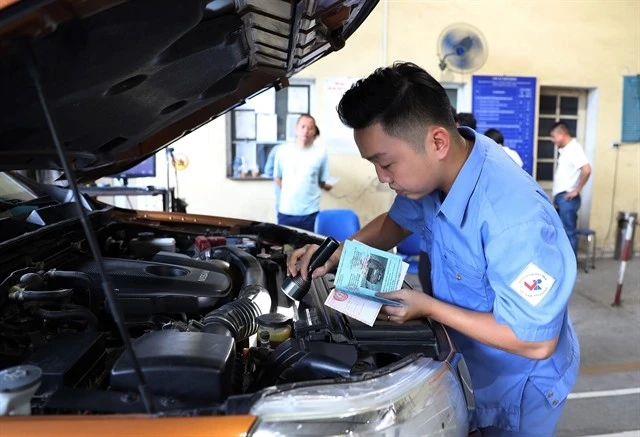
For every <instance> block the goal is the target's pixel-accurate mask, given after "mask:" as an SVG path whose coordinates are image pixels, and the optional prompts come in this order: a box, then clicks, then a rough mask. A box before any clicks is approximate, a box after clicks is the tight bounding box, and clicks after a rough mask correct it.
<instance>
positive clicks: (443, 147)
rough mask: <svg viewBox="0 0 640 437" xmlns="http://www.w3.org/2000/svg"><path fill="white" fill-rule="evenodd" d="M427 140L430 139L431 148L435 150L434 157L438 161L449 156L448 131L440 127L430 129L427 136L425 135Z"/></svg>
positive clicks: (449, 136) (449, 137)
mask: <svg viewBox="0 0 640 437" xmlns="http://www.w3.org/2000/svg"><path fill="white" fill-rule="evenodd" d="M427 138H431V141H430V142H431V144H433V146H432V147H433V148H434V149H435V152H436V156H438V158H439V159H443V158H445V157H446V156H447V155H448V154H449V149H450V148H451V135H450V134H449V131H448V130H446V129H445V128H443V127H441V126H436V127H433V128H431V129H430V132H429V134H427Z"/></svg>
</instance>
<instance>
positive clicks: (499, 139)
mask: <svg viewBox="0 0 640 437" xmlns="http://www.w3.org/2000/svg"><path fill="white" fill-rule="evenodd" d="M484 134H485V136H487V137H489V138H491V139H492V140H493V141H495V142H496V143H498V144H500V145H501V146H504V135H502V132H500V131H499V130H498V129H495V128H491V129H487V131H486V132H485V133H484Z"/></svg>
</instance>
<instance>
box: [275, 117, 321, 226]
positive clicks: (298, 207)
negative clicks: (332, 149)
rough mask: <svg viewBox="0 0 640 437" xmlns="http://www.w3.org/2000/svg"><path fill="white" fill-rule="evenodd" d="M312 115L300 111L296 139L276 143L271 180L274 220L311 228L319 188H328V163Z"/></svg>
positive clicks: (313, 221)
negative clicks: (275, 194) (274, 187)
mask: <svg viewBox="0 0 640 437" xmlns="http://www.w3.org/2000/svg"><path fill="white" fill-rule="evenodd" d="M319 135H320V129H318V127H317V126H316V121H315V119H314V118H313V117H312V116H311V115H309V114H303V115H301V116H300V118H299V119H298V123H297V124H296V142H295V143H292V144H283V145H282V146H280V147H278V151H277V153H276V158H275V170H274V175H273V178H274V181H275V183H276V185H277V186H278V187H280V189H281V191H280V199H279V205H278V224H280V225H287V226H293V227H296V228H300V229H304V230H307V231H313V229H314V226H315V221H316V216H317V215H318V212H319V211H320V192H321V190H326V191H329V190H330V189H331V188H332V186H331V185H329V184H328V183H327V180H328V179H329V163H328V158H327V151H326V149H325V148H324V147H322V146H320V145H318V144H314V141H315V139H316V138H317V137H318V136H319Z"/></svg>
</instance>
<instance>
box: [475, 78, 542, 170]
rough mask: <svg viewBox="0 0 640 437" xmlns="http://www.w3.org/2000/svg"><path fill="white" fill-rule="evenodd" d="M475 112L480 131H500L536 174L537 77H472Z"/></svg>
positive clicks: (526, 168)
mask: <svg viewBox="0 0 640 437" xmlns="http://www.w3.org/2000/svg"><path fill="white" fill-rule="evenodd" d="M472 87H473V100H472V105H473V106H472V111H473V115H474V116H475V118H476V120H477V121H478V127H477V131H478V132H480V133H484V132H485V131H486V130H487V129H489V128H495V129H498V130H499V131H500V132H502V135H504V144H505V146H508V147H510V148H512V149H514V150H515V151H516V152H518V154H519V155H520V157H521V158H522V162H523V163H524V166H523V168H524V169H525V170H526V171H527V173H529V174H531V175H532V174H533V144H534V139H535V117H536V78H535V77H518V76H473V79H472Z"/></svg>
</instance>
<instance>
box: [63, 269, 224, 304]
mask: <svg viewBox="0 0 640 437" xmlns="http://www.w3.org/2000/svg"><path fill="white" fill-rule="evenodd" d="M200 264H203V263H200ZM104 267H105V269H106V271H107V275H108V276H109V278H110V279H111V283H112V284H113V287H114V288H115V291H116V294H117V296H118V300H119V301H120V304H121V307H122V310H123V311H124V313H125V314H130V315H136V314H138V315H149V314H158V313H182V312H184V313H190V314H194V313H201V312H203V311H206V310H209V309H212V308H214V307H215V306H216V305H217V304H218V301H219V300H220V299H221V298H224V297H226V296H227V295H228V294H229V292H230V291H231V283H232V281H231V278H230V277H229V275H228V274H227V273H226V272H224V271H223V270H222V269H221V268H219V267H218V266H216V265H214V264H211V265H210V268H209V269H204V268H200V267H191V266H181V265H174V264H164V263H157V262H150V261H138V260H128V259H118V258H104ZM60 269H61V270H76V271H81V272H84V273H86V274H88V275H89V276H91V277H92V278H93V279H94V280H95V282H96V284H99V283H100V276H99V272H98V268H97V265H96V263H95V262H94V261H93V260H88V259H82V258H77V259H72V260H70V261H69V262H67V263H66V264H65V265H63V266H62V267H61V268H60Z"/></svg>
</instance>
